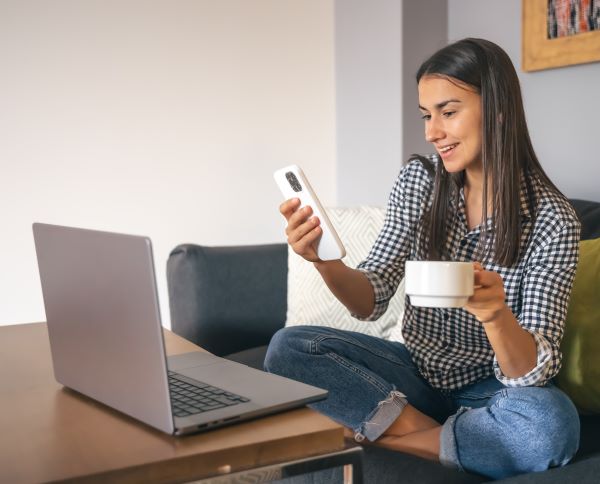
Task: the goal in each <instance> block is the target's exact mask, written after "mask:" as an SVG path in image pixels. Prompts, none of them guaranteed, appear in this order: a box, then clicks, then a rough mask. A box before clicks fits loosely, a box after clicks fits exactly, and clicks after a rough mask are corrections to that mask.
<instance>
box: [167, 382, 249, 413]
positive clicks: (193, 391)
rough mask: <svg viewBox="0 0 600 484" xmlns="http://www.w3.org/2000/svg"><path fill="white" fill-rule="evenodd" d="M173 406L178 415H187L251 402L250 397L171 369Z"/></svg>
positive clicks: (170, 387)
mask: <svg viewBox="0 0 600 484" xmlns="http://www.w3.org/2000/svg"><path fill="white" fill-rule="evenodd" d="M169 389H170V391H171V406H172V407H173V414H174V415H175V416H176V417H187V416H188V415H194V414H197V413H202V412H208V411H209V410H216V409H217V408H223V407H229V406H231V405H237V404H238V403H244V402H249V401H250V400H249V399H248V398H245V397H242V396H240V395H236V394H235V393H230V392H227V391H225V390H223V389H221V388H217V387H215V386H212V385H209V384H208V383H202V382H200V381H197V380H192V379H191V378H186V377H185V376H183V375H180V374H179V373H175V372H173V371H169Z"/></svg>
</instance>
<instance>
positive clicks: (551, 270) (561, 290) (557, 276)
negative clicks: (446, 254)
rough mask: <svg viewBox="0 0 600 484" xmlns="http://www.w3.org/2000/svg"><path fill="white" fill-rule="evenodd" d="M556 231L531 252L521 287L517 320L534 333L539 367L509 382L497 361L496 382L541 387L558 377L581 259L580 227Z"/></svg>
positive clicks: (550, 229)
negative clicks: (570, 306) (573, 289)
mask: <svg viewBox="0 0 600 484" xmlns="http://www.w3.org/2000/svg"><path fill="white" fill-rule="evenodd" d="M561 222H562V224H561V225H558V226H557V227H553V226H552V224H549V226H548V227H545V229H544V230H545V231H546V233H545V234H542V237H539V236H538V237H536V236H535V235H534V239H540V238H541V241H539V242H538V244H539V245H538V246H537V247H536V248H535V249H534V251H533V252H532V255H531V257H530V259H529V261H528V263H527V268H526V270H525V272H524V275H523V279H522V283H521V297H522V300H521V313H520V314H519V315H517V320H518V322H519V324H520V325H521V327H522V328H523V329H525V330H526V331H528V332H529V333H531V334H532V335H533V338H534V339H535V343H536V346H537V361H536V366H535V367H534V368H533V369H532V370H531V371H529V372H528V373H527V374H525V375H523V376H521V377H518V378H508V377H506V376H505V375H504V374H503V373H502V370H501V369H500V366H499V365H498V361H497V359H496V358H495V357H494V372H495V375H496V378H498V380H500V382H502V383H503V384H504V385H506V386H509V387H517V386H539V385H544V384H545V383H546V382H547V381H548V380H550V379H551V378H553V377H555V376H556V374H557V373H558V371H559V370H560V366H561V359H562V355H561V352H560V343H561V341H562V337H563V334H564V326H565V319H566V317H567V309H568V305H569V298H570V296H571V287H572V285H573V279H574V277H575V271H576V269H577V261H578V258H579V238H580V224H579V222H578V221H577V220H576V219H571V220H568V221H566V223H565V220H564V219H563V220H561Z"/></svg>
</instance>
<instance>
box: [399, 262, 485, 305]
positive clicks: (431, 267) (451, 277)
mask: <svg viewBox="0 0 600 484" xmlns="http://www.w3.org/2000/svg"><path fill="white" fill-rule="evenodd" d="M404 277H405V284H406V285H405V288H406V294H408V295H409V297H410V303H411V304H412V305H413V306H424V307H430V308H460V307H463V306H464V305H465V304H467V300H468V299H469V297H470V296H472V295H473V281H474V277H475V275H474V270H473V263H472V262H449V261H413V260H409V261H406V270H405V274H404Z"/></svg>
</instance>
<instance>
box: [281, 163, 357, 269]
mask: <svg viewBox="0 0 600 484" xmlns="http://www.w3.org/2000/svg"><path fill="white" fill-rule="evenodd" d="M273 176H274V178H275V181H276V182H277V185H278V186H279V189H280V190H281V193H283V196H284V198H285V199H286V200H289V199H290V198H299V199H300V208H302V207H306V206H307V205H308V206H310V207H311V208H312V210H313V215H316V216H317V217H318V218H319V220H320V221H321V229H322V230H323V233H322V235H321V237H320V238H319V239H318V240H317V247H316V249H317V255H318V256H319V259H321V260H336V259H342V258H343V257H344V256H345V255H346V249H345V248H344V245H343V244H342V242H341V240H340V238H339V237H338V234H337V233H336V231H335V229H334V228H333V224H332V223H331V220H329V217H328V216H327V213H325V209H324V208H323V206H322V205H321V203H320V202H319V199H318V198H317V195H316V194H315V192H314V190H313V189H312V187H311V186H310V183H308V179H307V178H306V175H305V174H304V172H303V171H302V169H301V168H300V167H299V166H297V165H290V166H286V167H285V168H282V169H281V170H277V171H276V172H275V173H274V174H273Z"/></svg>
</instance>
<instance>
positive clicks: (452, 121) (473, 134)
mask: <svg viewBox="0 0 600 484" xmlns="http://www.w3.org/2000/svg"><path fill="white" fill-rule="evenodd" d="M453 81H454V82H450V81H449V80H448V79H444V78H441V77H433V76H423V77H422V78H421V80H420V81H419V109H420V110H421V113H422V115H423V119H424V120H425V139H426V140H427V141H429V142H430V143H433V145H434V146H435V149H436V150H437V152H438V153H439V155H440V157H441V159H442V161H443V163H444V167H445V168H446V170H447V171H448V172H449V173H456V172H460V171H462V170H465V169H479V168H480V167H481V96H480V95H479V94H478V93H477V92H476V91H475V90H474V89H473V88H471V87H470V86H467V85H465V84H463V83H461V82H460V81H458V80H454V79H453Z"/></svg>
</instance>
